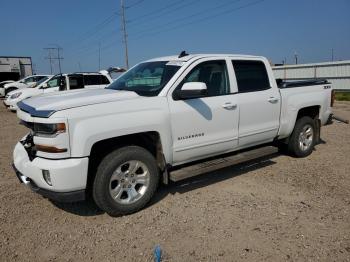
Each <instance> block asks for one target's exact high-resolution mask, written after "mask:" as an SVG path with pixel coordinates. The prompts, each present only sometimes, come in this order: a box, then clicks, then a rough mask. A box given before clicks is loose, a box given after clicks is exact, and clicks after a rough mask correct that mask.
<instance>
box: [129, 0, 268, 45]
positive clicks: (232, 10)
mask: <svg viewBox="0 0 350 262" xmlns="http://www.w3.org/2000/svg"><path fill="white" fill-rule="evenodd" d="M264 1H265V0H258V1H255V2H251V3H248V4H245V5H242V6H239V7H236V8H232V9H229V10H225V11H223V12H219V13H216V14H215V15H211V16H206V17H204V18H200V19H196V20H193V21H191V22H185V23H181V24H178V25H176V26H173V27H168V28H167V29H165V30H157V31H154V32H153V33H147V34H141V35H139V36H138V37H135V38H132V39H141V38H144V37H148V36H153V35H157V34H159V33H163V32H165V31H167V32H168V31H171V30H175V29H178V28H183V27H185V26H189V25H193V24H196V23H199V22H203V21H206V20H210V19H213V18H216V17H218V16H222V15H226V14H229V13H232V12H235V11H237V10H240V9H244V8H247V7H250V6H254V5H257V4H259V3H261V2H264Z"/></svg>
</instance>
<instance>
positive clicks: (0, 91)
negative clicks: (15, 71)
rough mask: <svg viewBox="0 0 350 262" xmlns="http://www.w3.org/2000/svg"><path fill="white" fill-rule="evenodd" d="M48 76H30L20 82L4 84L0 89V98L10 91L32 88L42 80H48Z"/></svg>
mask: <svg viewBox="0 0 350 262" xmlns="http://www.w3.org/2000/svg"><path fill="white" fill-rule="evenodd" d="M50 77H51V76H50V75H32V76H27V77H25V78H23V79H21V80H18V81H16V82H9V83H7V84H4V85H3V86H2V87H0V96H1V97H3V96H6V95H7V94H8V93H10V92H11V91H14V90H17V89H22V88H26V87H33V86H35V85H36V83H38V82H39V81H41V80H42V79H48V78H50Z"/></svg>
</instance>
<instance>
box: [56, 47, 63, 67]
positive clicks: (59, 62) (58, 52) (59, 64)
mask: <svg viewBox="0 0 350 262" xmlns="http://www.w3.org/2000/svg"><path fill="white" fill-rule="evenodd" d="M60 49H62V48H60V47H57V59H58V67H59V69H60V74H62V70H61V59H63V57H61V56H60Z"/></svg>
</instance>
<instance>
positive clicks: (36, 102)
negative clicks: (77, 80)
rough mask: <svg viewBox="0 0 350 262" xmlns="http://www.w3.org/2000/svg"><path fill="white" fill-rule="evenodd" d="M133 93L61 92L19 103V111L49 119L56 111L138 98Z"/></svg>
mask: <svg viewBox="0 0 350 262" xmlns="http://www.w3.org/2000/svg"><path fill="white" fill-rule="evenodd" d="M138 97H139V95H137V94H136V93H135V92H130V91H117V90H112V89H90V90H86V89H85V90H84V89H83V90H73V91H63V92H62V91H61V92H56V93H51V94H45V95H41V96H37V97H32V98H29V99H26V100H25V101H22V102H19V103H18V106H19V108H20V109H21V110H23V111H25V112H28V113H30V114H31V115H32V116H38V117H49V116H50V115H51V114H53V113H54V112H57V111H61V110H64V109H68V108H74V107H81V106H86V105H93V104H100V103H107V102H114V101H118V100H127V99H135V98H138Z"/></svg>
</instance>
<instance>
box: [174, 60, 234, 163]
mask: <svg viewBox="0 0 350 262" xmlns="http://www.w3.org/2000/svg"><path fill="white" fill-rule="evenodd" d="M228 62H230V61H228ZM232 77H233V74H232V68H230V69H229V68H228V66H227V61H226V60H225V59H222V58H220V59H212V58H211V59H202V60H199V61H197V62H195V63H193V64H192V65H191V66H190V67H189V68H188V69H186V71H185V72H184V74H183V75H182V77H180V79H178V80H177V82H176V83H175V86H176V88H175V90H173V91H172V92H171V95H170V96H169V97H168V101H169V108H170V117H171V119H170V121H171V131H172V136H173V164H181V163H184V162H188V161H190V160H196V159H200V158H205V157H208V156H211V155H214V154H218V153H224V152H228V151H232V150H234V148H236V147H237V144H238V110H237V97H236V95H235V94H234V91H233V90H232V85H231V81H230V79H232ZM187 82H203V83H205V84H206V85H207V88H208V95H207V96H206V97H202V98H194V99H187V100H181V99H177V98H174V96H173V94H174V92H176V90H177V89H180V88H181V87H182V85H183V84H184V83H187Z"/></svg>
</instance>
